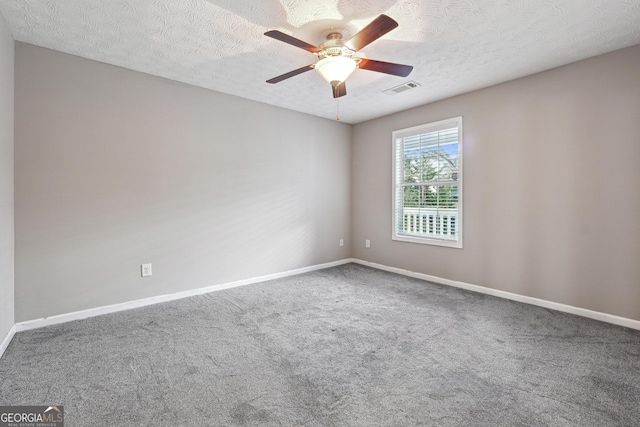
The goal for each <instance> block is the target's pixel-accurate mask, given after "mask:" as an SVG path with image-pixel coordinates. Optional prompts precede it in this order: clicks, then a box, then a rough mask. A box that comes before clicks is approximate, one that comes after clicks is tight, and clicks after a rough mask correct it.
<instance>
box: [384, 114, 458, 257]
mask: <svg viewBox="0 0 640 427" xmlns="http://www.w3.org/2000/svg"><path fill="white" fill-rule="evenodd" d="M454 126H457V127H458V179H457V180H456V181H455V182H456V184H457V185H458V217H457V224H456V227H457V229H456V236H457V240H450V239H444V238H437V237H431V236H424V235H417V234H411V233H407V232H402V231H400V230H399V227H398V224H399V218H398V214H399V212H400V211H401V210H402V206H398V202H399V199H398V187H399V186H401V184H402V183H403V181H404V178H400V177H399V176H398V170H397V168H398V165H399V162H398V158H397V156H398V154H399V151H398V141H399V140H401V139H402V138H405V137H408V136H412V135H418V134H423V133H429V132H435V131H437V130H443V129H447V128H450V127H454ZM462 135H463V133H462V116H459V117H453V118H451V119H446V120H440V121H437V122H433V123H427V124H424V125H419V126H414V127H411V128H407V129H400V130H396V131H394V132H393V133H392V144H391V145H392V155H391V157H392V161H393V174H392V178H391V179H392V185H391V188H392V195H391V200H392V201H393V202H392V205H393V206H392V209H393V212H392V215H391V216H392V224H391V230H392V236H391V238H392V239H393V240H397V241H401V242H410V243H420V244H426V245H435V246H445V247H450V248H458V249H462V247H463V245H462V240H463V238H462V237H463V223H464V221H463V212H464V209H463V177H464V174H463V167H462V162H463V154H462V151H463V150H462V148H463V145H464V144H463V140H462ZM401 161H402V163H401V164H402V165H404V156H403V158H402V159H401ZM402 168H403V170H402V176H404V166H402ZM445 183H446V182H445ZM441 184H442V183H441ZM401 203H402V202H401Z"/></svg>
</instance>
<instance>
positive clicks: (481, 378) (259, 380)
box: [0, 264, 640, 427]
mask: <svg viewBox="0 0 640 427" xmlns="http://www.w3.org/2000/svg"><path fill="white" fill-rule="evenodd" d="M0 378H1V379H2V381H1V384H0V405H55V404H58V405H60V404H61V405H64V411H65V425H66V426H67V427H71V426H83V427H84V426H116V425H117V426H147V425H148V426H158V425H160V426H201V425H212V426H213V425H215V426H235V425H242V426H244V425H248V426H254V425H255V426H261V425H265V426H280V425H283V426H302V425H305V426H411V425H424V426H640V331H634V330H630V329H625V328H622V327H617V326H612V325H609V324H605V323H601V322H597V321H592V320H589V319H585V318H581V317H577V316H572V315H568V314H563V313H559V312H555V311H551V310H547V309H543V308H539V307H534V306H528V305H525V304H520V303H515V302H511V301H507V300H501V299H498V298H494V297H490V296H486V295H482V294H476V293H472V292H468V291H463V290H459V289H455V288H450V287H445V286H439V285H434V284H431V283H428V282H424V281H420V280H416V279H411V278H407V277H404V276H399V275H395V274H391V273H386V272H382V271H378V270H374V269H370V268H367V267H363V266H360V265H356V264H348V265H344V266H340V267H335V268H331V269H326V270H322V271H317V272H313V273H308V274H303V275H299V276H294V277H289V278H285V279H279V280H274V281H271V282H266V283H261V284H256V285H250V286H245V287H241V288H235V289H230V290H225V291H220V292H216V293H211V294H207V295H204V296H199V297H192V298H188V299H183V300H179V301H174V302H170V303H165V304H159V305H155V306H152V307H145V308H140V309H135V310H130V311H125V312H121V313H115V314H110V315H104V316H100V317H96V318H92V319H87V320H82V321H76V322H72V323H67V324H63V325H57V326H51V327H47V328H42V329H38V330H33V331H27V332H21V333H18V334H17V335H16V336H15V337H14V339H13V341H12V342H11V344H10V346H9V348H8V349H7V352H6V353H5V355H4V357H3V358H2V359H1V360H0Z"/></svg>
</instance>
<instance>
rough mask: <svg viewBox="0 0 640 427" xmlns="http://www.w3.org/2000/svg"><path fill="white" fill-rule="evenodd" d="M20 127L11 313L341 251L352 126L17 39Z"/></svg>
mask: <svg viewBox="0 0 640 427" xmlns="http://www.w3.org/2000/svg"><path fill="white" fill-rule="evenodd" d="M15 127H16V129H15V131H16V135H15V144H16V146H15V150H16V153H15V169H16V170H15V179H16V290H15V291H16V321H18V322H19V321H24V320H29V319H35V318H40V317H44V316H50V315H55V314H60V313H68V312H72V311H76V310H82V309H87V308H91V307H99V306H104V305H108V304H114V303H120V302H124V301H129V300H134V299H138V298H144V297H149V296H155V295H162V294H167V293H173V292H178V291H185V290H189V289H195V288H200V287H205V286H210V285H215V284H220V283H226V282H231V281H235V280H240V279H245V278H251V277H256V276H260V275H265V274H270V273H278V272H283V271H286V270H290V269H296V268H300V267H305V266H311V265H316V264H320V263H325V262H330V261H335V260H340V259H344V258H347V257H348V256H349V246H348V244H346V245H345V246H344V247H339V245H338V242H339V239H341V238H344V239H345V241H346V242H347V243H348V238H349V235H350V229H349V226H350V193H349V191H350V183H349V180H350V163H351V159H350V155H351V137H352V134H351V131H352V128H351V126H348V125H345V124H341V123H336V122H333V121H329V120H324V119H319V118H316V117H312V116H308V115H304V114H299V113H295V112H292V111H289V110H284V109H281V108H276V107H272V106H269V105H266V104H260V103H256V102H253V101H248V100H245V99H241V98H237V97H233V96H228V95H225V94H221V93H216V92H213V91H208V90H205V89H201V88H196V87H192V86H188V85H183V84H179V83H176V82H172V81H168V80H164V79H161V78H157V77H152V76H149V75H145V74H142V73H136V72H133V71H128V70H124V69H121V68H117V67H113V66H109V65H105V64H102V63H98V62H93V61H89V60H85V59H82V58H79V57H75V56H71V55H66V54H63V53H59V52H54V51H51V50H47V49H43V48H39V47H35V46H32V45H28V44H23V43H17V44H16V124H15ZM146 262H151V263H153V276H151V277H148V278H141V277H140V264H142V263H146Z"/></svg>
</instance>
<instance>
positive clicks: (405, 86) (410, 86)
mask: <svg viewBox="0 0 640 427" xmlns="http://www.w3.org/2000/svg"><path fill="white" fill-rule="evenodd" d="M419 86H420V85H419V84H418V83H416V82H414V81H409V82H406V83H403V84H401V85H400V86H395V87H392V88H391V89H387V90H384V91H383V92H384V93H386V94H387V95H396V94H398V93H401V92H405V91H408V90H409V89H415V88H417V87H419Z"/></svg>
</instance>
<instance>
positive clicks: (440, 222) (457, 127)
mask: <svg viewBox="0 0 640 427" xmlns="http://www.w3.org/2000/svg"><path fill="white" fill-rule="evenodd" d="M393 167H394V171H393V179H394V186H393V200H394V209H393V236H392V238H393V239H394V240H400V241H403V242H414V243H424V244H431V245H439V246H449V247H453V248H462V117H456V118H453V119H449V120H443V121H439V122H436V123H429V124H426V125H422V126H416V127H412V128H409V129H402V130H398V131H395V132H393Z"/></svg>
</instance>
